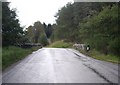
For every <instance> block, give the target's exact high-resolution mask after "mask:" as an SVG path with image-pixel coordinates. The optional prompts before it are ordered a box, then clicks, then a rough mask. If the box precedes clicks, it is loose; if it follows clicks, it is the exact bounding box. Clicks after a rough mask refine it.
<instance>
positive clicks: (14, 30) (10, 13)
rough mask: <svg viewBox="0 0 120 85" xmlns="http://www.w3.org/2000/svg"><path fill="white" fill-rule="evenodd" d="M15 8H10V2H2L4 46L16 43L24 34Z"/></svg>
mask: <svg viewBox="0 0 120 85" xmlns="http://www.w3.org/2000/svg"><path fill="white" fill-rule="evenodd" d="M23 33H24V32H23V28H22V27H20V24H19V20H18V19H17V15H16V12H15V10H13V9H12V10H11V9H10V8H9V3H8V2H3V3H2V42H3V44H2V45H3V46H8V45H14V44H15V43H17V41H19V39H20V38H21V37H22V35H23Z"/></svg>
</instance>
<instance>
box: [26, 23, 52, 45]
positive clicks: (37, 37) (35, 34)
mask: <svg viewBox="0 0 120 85" xmlns="http://www.w3.org/2000/svg"><path fill="white" fill-rule="evenodd" d="M45 27H46V26H45V23H44V24H41V22H40V21H37V22H35V23H34V26H29V27H28V28H27V32H26V37H27V38H28V41H30V43H41V44H42V45H43V46H46V45H48V41H47V35H46V33H45V29H44V28H45ZM49 36H50V35H49Z"/></svg>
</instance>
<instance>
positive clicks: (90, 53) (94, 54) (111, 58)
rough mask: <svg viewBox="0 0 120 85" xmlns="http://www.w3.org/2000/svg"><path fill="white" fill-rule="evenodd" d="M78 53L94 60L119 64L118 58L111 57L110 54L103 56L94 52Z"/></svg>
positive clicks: (119, 59)
mask: <svg viewBox="0 0 120 85" xmlns="http://www.w3.org/2000/svg"><path fill="white" fill-rule="evenodd" d="M80 52H81V53H83V54H85V55H88V56H90V57H92V58H94V59H98V60H103V61H107V62H112V63H117V64H118V63H119V64H120V58H119V56H115V55H111V54H107V55H105V54H103V53H100V52H98V51H96V50H90V51H89V52H85V51H80Z"/></svg>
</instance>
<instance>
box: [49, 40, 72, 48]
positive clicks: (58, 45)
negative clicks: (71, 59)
mask: <svg viewBox="0 0 120 85" xmlns="http://www.w3.org/2000/svg"><path fill="white" fill-rule="evenodd" d="M48 47H53V48H71V47H72V43H68V42H64V41H63V40H62V41H56V42H54V43H52V44H51V45H49V46H48Z"/></svg>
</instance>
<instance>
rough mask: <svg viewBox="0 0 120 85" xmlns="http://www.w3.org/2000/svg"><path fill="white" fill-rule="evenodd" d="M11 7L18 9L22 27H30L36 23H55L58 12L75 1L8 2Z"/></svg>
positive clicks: (23, 0)
mask: <svg viewBox="0 0 120 85" xmlns="http://www.w3.org/2000/svg"><path fill="white" fill-rule="evenodd" d="M8 1H9V2H11V4H10V7H11V8H16V9H17V15H18V18H19V20H20V23H21V26H26V27H28V26H29V25H33V23H34V22H35V21H38V20H39V21H40V22H41V23H43V22H45V23H46V24H48V23H51V24H52V23H54V22H55V17H54V16H55V14H56V13H57V12H58V10H59V9H60V8H61V7H63V6H64V5H66V4H67V3H68V2H73V0H8Z"/></svg>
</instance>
